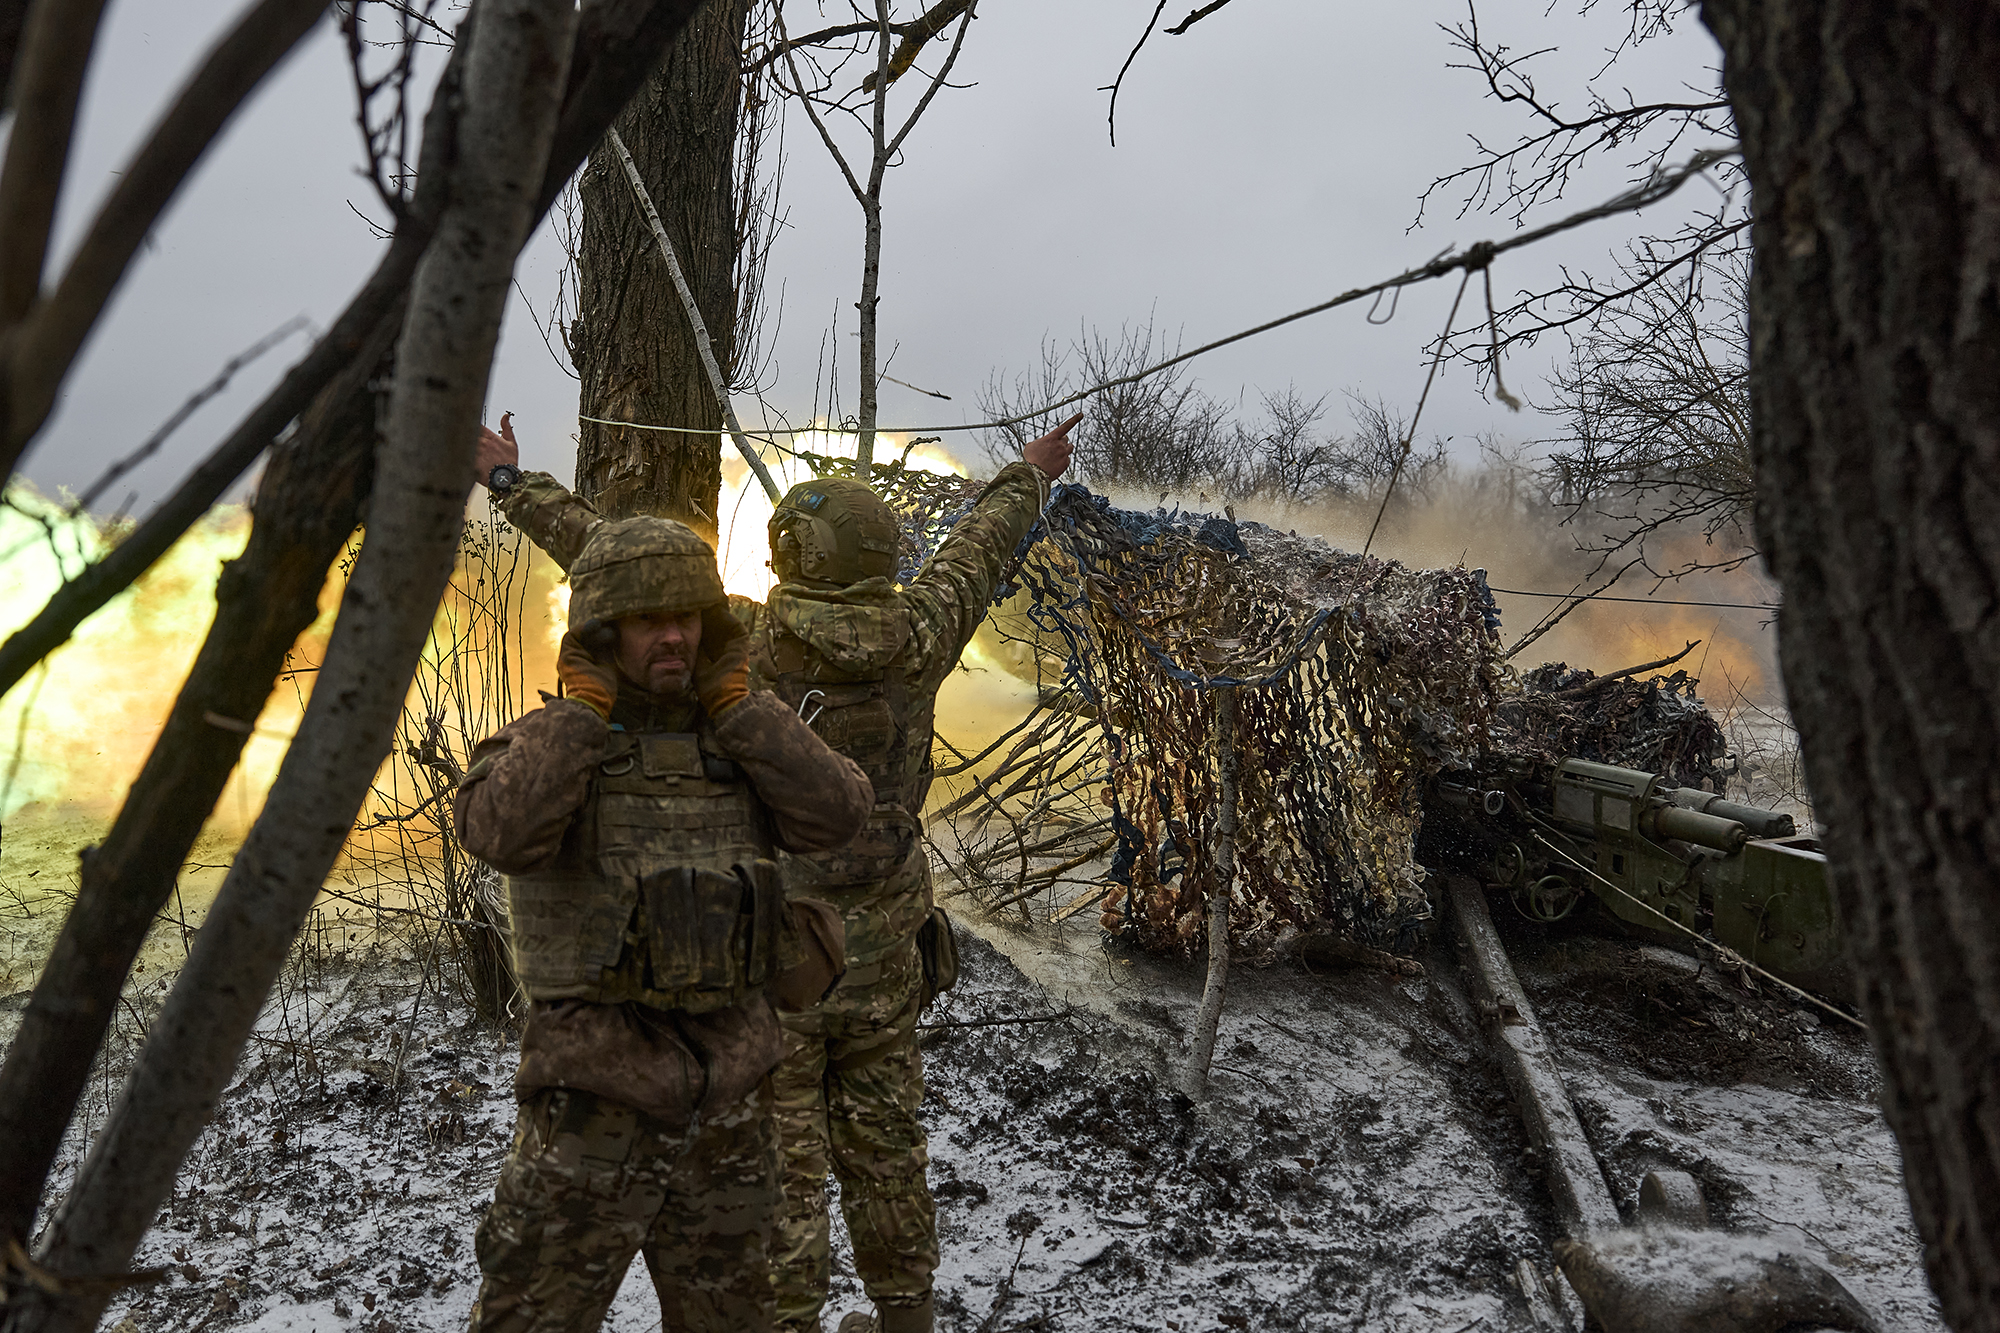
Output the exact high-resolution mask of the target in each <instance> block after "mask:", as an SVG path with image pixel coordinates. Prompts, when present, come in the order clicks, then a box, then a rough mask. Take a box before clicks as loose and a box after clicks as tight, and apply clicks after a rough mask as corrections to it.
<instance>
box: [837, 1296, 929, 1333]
mask: <svg viewBox="0 0 2000 1333" xmlns="http://www.w3.org/2000/svg"><path fill="white" fill-rule="evenodd" d="M935 1323H936V1307H935V1306H934V1305H933V1303H932V1298H931V1297H929V1296H926V1297H924V1303H923V1304H922V1305H885V1306H882V1307H880V1309H878V1310H877V1311H876V1312H875V1313H874V1314H872V1315H871V1314H868V1313H866V1312H864V1311H861V1310H856V1311H855V1312H854V1313H853V1314H850V1315H848V1316H847V1317H846V1318H845V1319H843V1320H841V1321H840V1327H839V1328H838V1329H836V1330H835V1333H932V1329H933V1327H934V1326H935Z"/></svg>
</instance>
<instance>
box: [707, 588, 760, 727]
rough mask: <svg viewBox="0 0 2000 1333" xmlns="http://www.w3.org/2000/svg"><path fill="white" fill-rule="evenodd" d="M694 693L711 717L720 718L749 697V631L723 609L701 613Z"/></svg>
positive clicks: (711, 608)
mask: <svg viewBox="0 0 2000 1333" xmlns="http://www.w3.org/2000/svg"><path fill="white" fill-rule="evenodd" d="M694 692H695V695H696V696H697V697H698V698H699V699H700V700H701V706H702V708H704V709H705V710H707V712H708V715H709V716H710V717H720V716H722V714H723V713H724V712H725V711H726V710H728V709H731V708H734V707H735V706H736V705H737V704H740V703H742V702H743V701H744V700H745V699H747V698H749V697H750V631H749V630H747V629H745V628H743V622H742V621H740V620H738V619H737V618H736V617H735V616H733V615H731V614H730V613H729V608H728V607H727V606H726V605H716V606H712V607H709V608H708V609H707V610H705V611H703V612H702V613H701V651H700V652H699V653H697V654H696V655H695V661H694Z"/></svg>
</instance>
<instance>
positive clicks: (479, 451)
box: [472, 412, 521, 486]
mask: <svg viewBox="0 0 2000 1333" xmlns="http://www.w3.org/2000/svg"><path fill="white" fill-rule="evenodd" d="M502 463H505V464H507V466H509V467H519V466H521V446H520V445H519V444H518V443H516V441H515V439H514V414H513V413H512V412H502V413H501V414H500V429H499V430H498V431H497V432H495V431H490V430H488V429H487V428H486V427H484V426H481V427H480V428H479V444H478V446H477V448H475V449H474V451H473V455H472V470H473V472H474V474H475V480H477V481H478V482H479V484H480V485H481V486H484V485H485V484H486V479H487V478H488V477H490V476H492V475H493V469H494V468H496V467H499V466H500V465H501V464H502Z"/></svg>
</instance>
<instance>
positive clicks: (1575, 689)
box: [1555, 639, 1701, 699]
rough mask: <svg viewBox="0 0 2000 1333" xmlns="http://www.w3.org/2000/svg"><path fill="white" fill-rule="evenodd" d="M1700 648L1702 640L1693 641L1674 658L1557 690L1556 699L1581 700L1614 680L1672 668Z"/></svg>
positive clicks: (1667, 658) (1645, 663) (1640, 665)
mask: <svg viewBox="0 0 2000 1333" xmlns="http://www.w3.org/2000/svg"><path fill="white" fill-rule="evenodd" d="M1699 647H1701V640H1700V639H1694V640H1691V641H1690V642H1689V643H1688V646H1687V647H1685V648H1683V649H1681V650H1680V651H1679V652H1677V653H1675V654H1674V655H1673V656H1672V657H1662V658H1661V659H1660V660H1659V661H1657V662H1641V663H1640V664H1639V665H1638V666H1628V667H1626V668H1625V669H1624V670H1623V671H1614V672H1612V673H1611V674H1610V675H1608V676H1599V677H1598V678H1597V679H1596V680H1592V681H1586V682H1584V683H1583V684H1581V685H1576V686H1572V687H1571V688H1569V689H1567V690H1557V691H1556V695H1555V697H1556V698H1558V699H1581V698H1583V697H1584V696H1585V695H1587V694H1591V693H1593V692H1595V691H1597V690H1600V689H1602V688H1604V687H1605V686H1606V685H1609V684H1610V683H1611V682H1612V681H1614V680H1623V679H1625V678H1626V677H1627V676H1636V675H1638V674H1639V673H1640V672H1642V671H1658V670H1659V669H1660V668H1661V667H1663V666H1672V665H1673V664H1674V663H1676V662H1678V661H1680V660H1681V659H1682V658H1683V657H1686V656H1687V655H1688V654H1689V653H1691V652H1693V651H1694V650H1695V649H1697V648H1699Z"/></svg>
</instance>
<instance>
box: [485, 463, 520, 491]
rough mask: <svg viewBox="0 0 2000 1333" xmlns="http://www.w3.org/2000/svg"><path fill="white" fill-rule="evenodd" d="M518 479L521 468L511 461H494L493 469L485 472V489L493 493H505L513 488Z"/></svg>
mask: <svg viewBox="0 0 2000 1333" xmlns="http://www.w3.org/2000/svg"><path fill="white" fill-rule="evenodd" d="M520 480H521V469H519V468H517V467H515V466H514V465H513V464H512V463H496V464H494V467H493V470H492V471H491V472H489V473H487V474H486V489H487V490H489V491H491V492H493V493H494V494H495V495H505V494H506V493H507V492H508V491H511V490H513V489H514V487H515V485H516V484H518V483H519V482H520Z"/></svg>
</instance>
